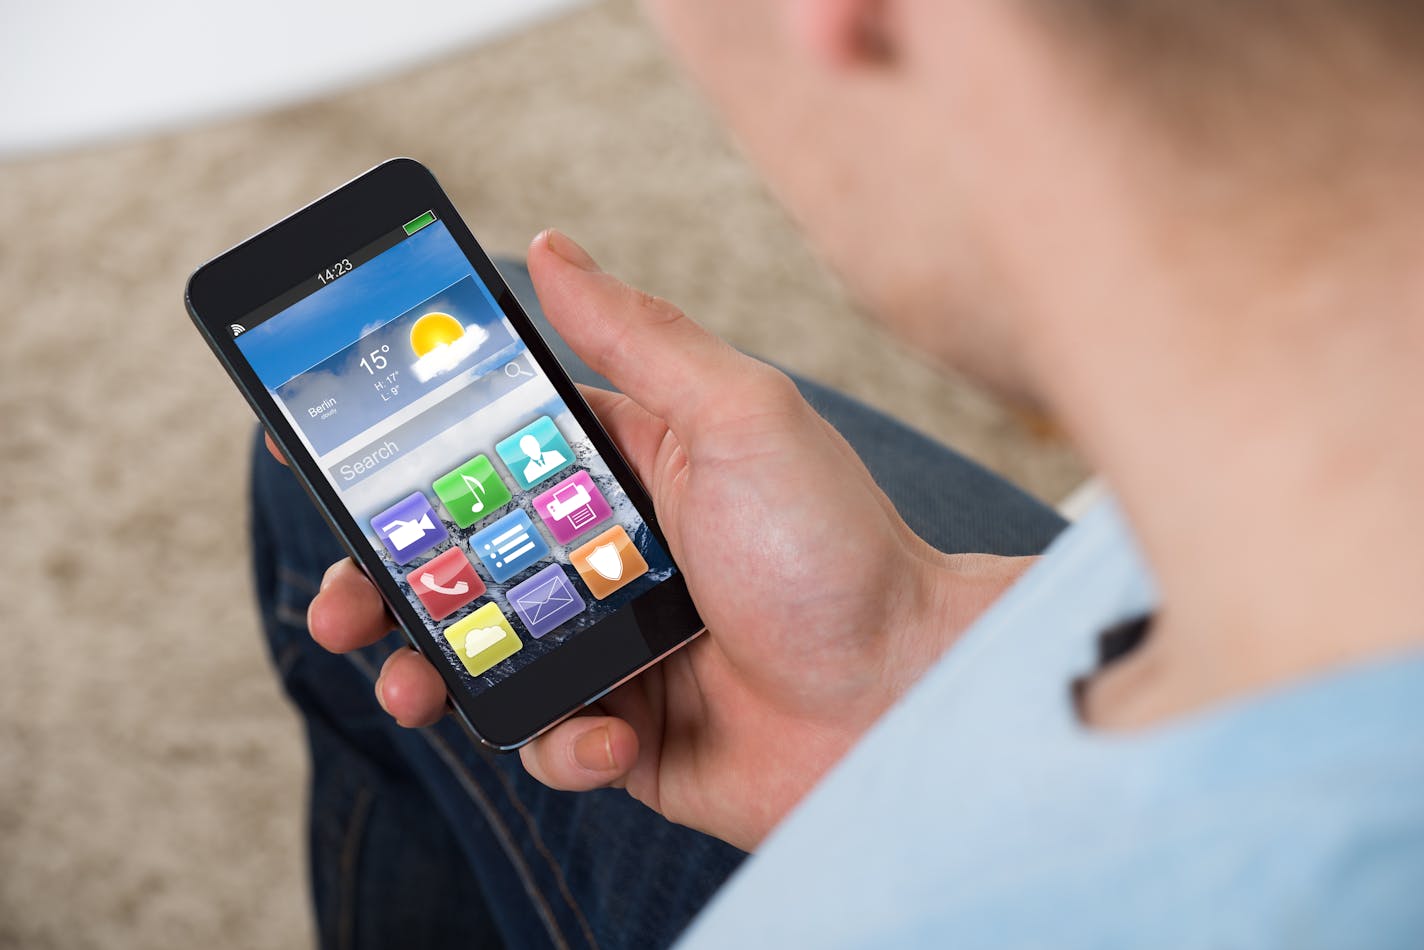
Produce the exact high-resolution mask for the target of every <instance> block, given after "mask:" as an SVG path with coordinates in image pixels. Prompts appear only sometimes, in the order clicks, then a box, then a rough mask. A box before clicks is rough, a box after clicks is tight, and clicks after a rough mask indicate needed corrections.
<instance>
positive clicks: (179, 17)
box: [0, 0, 585, 157]
mask: <svg viewBox="0 0 1424 950" xmlns="http://www.w3.org/2000/svg"><path fill="white" fill-rule="evenodd" d="M584 2H585V0H463V2H460V0H400V2H391V0H385V2H381V3H355V4H341V5H337V4H323V3H314V2H311V0H243V2H241V3H205V2H201V0H198V2H195V0H134V2H131V3H98V2H94V0H89V2H82V0H43V2H39V0H29V2H23V0H0V157H11V156H15V155H19V154H23V153H26V152H35V151H39V150H42V149H53V148H62V147H66V146H73V145H79V144H83V143H86V142H90V141H94V140H99V139H107V138H114V137H119V136H130V135H135V134H139V133H144V132H151V131H156V130H159V129H164V128H170V127H172V126H175V125H179V124H181V123H185V122H191V121H193V120H197V119H208V118H213V117H216V116H223V115H231V114H236V113H241V112H250V111H255V110H258V109H262V108H267V107H271V106H277V105H285V104H288V103H291V102H295V101H298V100H301V99H306V98H310V97H312V96H317V95H321V94H324V93H330V92H334V91H336V90H338V89H341V88H344V87H346V86H349V85H351V84H353V83H356V82H361V81H364V80H368V79H371V78H373V77H376V76H379V75H382V74H384V73H389V72H393V71H396V70H399V69H403V68H408V67H411V66H415V65H417V64H419V63H421V62H424V61H426V60H429V59H432V58H434V57H437V56H439V55H441V54H443V53H447V52H450V51H453V50H455V49H458V48H460V47H464V46H469V45H472V44H474V43H476V42H479V41H482V40H487V39H490V38H492V37H494V36H497V35H500V34H502V33H507V32H510V31H512V30H513V29H515V28H517V27H520V26H523V25H525V24H527V23H530V22H532V21H534V20H537V19H539V18H541V17H545V16H548V15H550V14H552V13H556V12H559V11H562V10H565V9H568V8H570V7H573V6H576V5H579V4H582V3H584Z"/></svg>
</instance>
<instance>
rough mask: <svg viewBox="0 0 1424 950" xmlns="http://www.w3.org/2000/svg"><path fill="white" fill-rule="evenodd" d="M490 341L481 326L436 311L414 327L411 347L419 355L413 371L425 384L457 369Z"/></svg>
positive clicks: (411, 331) (411, 335) (425, 316)
mask: <svg viewBox="0 0 1424 950" xmlns="http://www.w3.org/2000/svg"><path fill="white" fill-rule="evenodd" d="M488 339H489V331H488V330H486V329H485V328H484V327H482V326H479V325H478V324H471V325H470V326H463V325H461V323H460V321H459V320H456V319H455V318H454V317H452V316H451V315H450V314H448V313H441V312H440V311H438V310H437V311H432V312H430V313H427V314H425V315H424V316H422V317H421V318H420V319H418V320H416V321H415V323H414V324H413V325H412V326H411V328H410V348H411V350H412V351H413V352H414V353H415V356H416V360H415V364H414V365H413V366H412V367H411V371H412V372H414V373H415V377H416V379H418V380H420V381H421V382H422V383H423V382H426V381H427V380H429V379H431V378H433V377H435V376H439V375H440V374H441V373H444V372H446V371H447V370H450V369H453V368H454V367H455V366H457V365H458V364H459V363H461V362H462V361H463V360H464V359H465V358H466V357H467V356H469V355H470V354H472V353H474V352H475V350H478V349H479V348H480V344H482V343H484V342H485V340H488Z"/></svg>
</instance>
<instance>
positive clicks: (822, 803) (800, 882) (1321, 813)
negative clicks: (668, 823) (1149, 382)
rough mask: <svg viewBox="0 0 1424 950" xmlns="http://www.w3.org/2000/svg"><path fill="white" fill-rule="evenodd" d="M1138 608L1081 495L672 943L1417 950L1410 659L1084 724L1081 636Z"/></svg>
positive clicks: (1124, 565) (1421, 873)
mask: <svg viewBox="0 0 1424 950" xmlns="http://www.w3.org/2000/svg"><path fill="white" fill-rule="evenodd" d="M1153 605H1154V592H1153V587H1152V583H1151V580H1150V578H1149V576H1148V573H1147V570H1146V568H1145V566H1144V564H1143V562H1142V560H1141V558H1140V556H1139V555H1138V553H1137V551H1136V549H1135V546H1134V544H1133V541H1132V539H1131V538H1130V536H1129V535H1128V532H1127V530H1126V528H1125V526H1124V525H1123V523H1122V521H1121V519H1120V517H1119V516H1118V514H1117V513H1116V511H1115V510H1114V509H1113V508H1112V507H1110V506H1104V507H1102V508H1099V509H1098V510H1097V511H1095V512H1094V513H1092V514H1091V515H1089V516H1088V517H1087V518H1086V519H1084V521H1083V522H1081V523H1079V524H1078V525H1077V526H1075V527H1074V528H1072V529H1070V530H1069V531H1068V532H1066V533H1065V534H1064V535H1063V537H1062V538H1060V539H1059V541H1058V542H1056V543H1055V544H1054V545H1053V547H1052V548H1051V549H1050V550H1049V551H1048V553H1047V554H1046V556H1045V557H1044V558H1043V560H1042V561H1041V562H1040V563H1039V564H1037V565H1036V566H1035V567H1034V568H1033V570H1032V571H1030V572H1029V573H1028V574H1027V575H1026V576H1025V577H1024V578H1023V579H1022V580H1021V581H1020V582H1019V583H1018V584H1017V585H1016V586H1015V587H1014V588H1013V589H1012V590H1010V591H1009V593H1008V594H1007V595H1005V596H1004V597H1003V598H1002V599H1001V600H1000V602H999V603H998V604H996V605H995V606H994V607H993V608H992V609H991V610H990V611H989V612H988V613H986V614H985V616H984V617H983V618H982V619H981V620H980V621H979V622H978V623H977V624H976V625H975V626H974V628H973V629H972V630H971V631H970V632H969V633H968V634H967V635H966V636H965V637H964V638H963V639H962V640H961V641H960V642H959V643H958V644H956V645H955V646H954V647H953V648H952V649H951V650H949V652H948V653H947V654H946V655H945V657H944V658H943V659H942V660H941V661H940V662H939V663H938V664H937V665H936V666H935V667H934V668H933V669H932V670H931V671H930V672H929V673H928V674H927V675H926V676H925V677H924V679H923V680H921V682H920V683H919V684H917V685H916V687H915V688H914V689H913V690H912V691H911V692H910V693H909V695H908V696H906V697H905V698H904V699H903V700H902V701H901V702H900V703H899V704H898V705H897V706H896V707H895V708H894V709H892V710H891V711H890V713H888V714H887V715H886V716H885V717H884V718H883V719H882V720H881V722H880V723H878V724H877V725H876V727H875V728H874V729H873V730H872V731H871V732H870V733H869V734H868V735H867V736H866V738H865V739H864V741H862V742H861V743H860V744H859V745H858V746H857V747H856V748H855V750H854V751H853V752H852V753H851V754H850V755H849V756H847V758H846V759H845V760H844V761H843V762H842V763H841V764H840V765H838V766H837V767H836V769H835V770H834V771H832V772H831V774H830V775H828V776H827V778H826V779H825V780H824V781H823V782H822V783H821V784H820V785H819V786H818V787H817V788H816V790H815V791H814V792H813V793H812V794H811V795H810V796H808V797H807V799H806V800H805V801H804V802H803V803H802V804H801V806H800V807H799V808H797V810H796V811H795V812H794V813H793V814H792V815H791V816H790V817H789V818H788V819H787V820H786V821H785V822H784V823H783V824H782V825H781V826H780V827H779V828H777V830H776V831H775V833H774V834H773V835H772V836H771V837H770V838H769V839H768V840H767V841H766V843H765V844H764V845H763V847H762V848H761V849H760V850H759V851H758V852H757V854H756V855H755V856H754V857H753V858H752V859H751V860H750V861H748V862H747V863H746V864H745V865H743V867H742V869H741V870H740V871H738V872H737V874H735V875H734V876H733V878H732V879H731V880H730V881H729V882H728V884H727V886H726V887H724V888H723V889H722V890H721V891H720V892H719V893H718V895H717V896H716V898H715V899H714V900H713V901H712V903H711V904H710V905H709V906H708V908H707V909H706V910H705V911H704V912H703V913H702V915H701V916H700V917H699V918H698V919H697V920H696V921H695V922H694V924H693V926H692V927H691V928H690V929H689V931H688V932H687V934H686V936H685V938H684V940H683V943H682V946H683V947H685V948H717V950H725V948H728V947H735V948H738V950H746V948H751V947H772V946H774V947H946V948H978V947H994V948H1001V947H1053V948H1061V947H1123V948H1128V947H1130V948H1153V950H1158V948H1164V947H1210V948H1234V947H1250V948H1255V947H1281V948H1287V947H1288V948H1292V950H1300V948H1311V947H1350V948H1357V947H1359V948H1373V947H1391V948H1393V947H1411V948H1420V947H1424V653H1411V654H1408V655H1405V656H1401V657H1397V658H1393V659H1389V660H1381V661H1379V662H1374V663H1369V664H1362V665H1359V666H1355V667H1351V668H1349V669H1342V670H1340V671H1337V672H1334V673H1331V674H1330V675H1327V676H1322V677H1319V678H1316V679H1312V680H1310V681H1307V682H1301V683H1298V684H1295V685H1292V686H1290V687H1288V688H1284V689H1281V690H1278V691H1274V692H1270V693H1267V694H1261V695H1258V696H1255V697H1252V698H1249V699H1247V700H1244V701H1240V702H1233V703H1230V704H1227V705H1222V706H1219V707H1217V708H1214V709H1210V710H1207V711H1205V712H1202V713H1198V714H1195V715H1192V716H1190V717H1187V718H1184V719H1180V720H1178V721H1176V722H1173V723H1171V724H1169V725H1166V726H1164V727H1159V728H1156V729H1153V730H1150V731H1147V732H1143V733H1139V734H1135V735H1120V734H1116V735H1115V734H1105V733H1100V732H1094V731H1092V730H1088V729H1086V728H1084V727H1083V726H1082V725H1081V724H1080V722H1079V720H1078V718H1077V715H1076V712H1075V707H1074V702H1073V696H1072V684H1073V681H1074V680H1075V679H1076V678H1077V677H1079V676H1081V675H1083V674H1085V673H1089V672H1091V671H1092V670H1093V668H1094V665H1095V663H1096V660H1097V641H1098V637H1099V634H1100V632H1101V631H1103V630H1105V629H1107V628H1110V627H1112V626H1114V625H1116V624H1118V623H1120V622H1123V621H1126V620H1130V619H1132V618H1134V617H1137V616H1141V615H1142V614H1144V613H1146V612H1148V611H1150V610H1151V609H1152V607H1153ZM1420 622H1421V624H1424V617H1421V619H1420ZM1222 662H1224V663H1229V662H1230V657H1223V658H1222Z"/></svg>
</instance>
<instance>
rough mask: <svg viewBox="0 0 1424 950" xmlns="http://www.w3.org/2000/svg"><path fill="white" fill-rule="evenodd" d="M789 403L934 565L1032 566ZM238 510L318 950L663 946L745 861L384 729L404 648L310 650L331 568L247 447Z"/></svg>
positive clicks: (308, 513) (985, 492) (972, 468)
mask: <svg viewBox="0 0 1424 950" xmlns="http://www.w3.org/2000/svg"><path fill="white" fill-rule="evenodd" d="M501 269H502V270H503V271H504V273H505V276H506V277H507V278H508V279H509V281H510V283H511V285H512V286H513V287H514V289H515V292H516V294H518V295H519V297H520V299H521V300H522V301H523V302H524V304H525V306H526V308H528V309H529V311H530V313H531V315H533V316H534V317H535V319H536V321H539V322H540V329H541V332H543V333H544V335H545V337H546V339H548V340H549V341H550V343H551V344H552V345H553V346H554V349H555V351H556V352H557V353H558V355H559V357H560V359H561V360H562V361H563V362H564V364H565V366H566V367H567V368H568V369H569V371H570V374H571V375H572V376H573V377H574V378H575V379H576V380H578V381H580V382H588V383H591V384H595V385H600V384H601V385H604V386H607V382H606V381H603V380H600V379H599V378H598V377H596V376H595V375H594V374H593V373H591V372H590V371H589V370H588V369H587V367H585V366H584V365H583V364H582V362H581V361H578V360H577V359H576V358H574V357H573V356H572V354H571V353H570V352H569V351H568V349H567V347H565V346H564V345H563V343H562V341H560V340H558V339H557V337H556V336H554V334H553V333H552V331H550V330H549V329H548V327H547V325H546V324H543V323H542V318H541V317H540V312H539V308H538V302H537V300H536V299H535V298H534V295H533V293H532V290H531V288H530V285H529V281H528V276H527V274H525V272H524V271H523V268H522V267H520V266H519V265H504V266H502V268H501ZM798 385H800V387H801V389H802V392H803V393H805V395H806V397H807V398H808V399H809V400H810V401H811V403H812V404H813V405H814V406H815V407H816V408H817V409H818V411H820V412H821V414H822V415H823V416H825V417H826V418H827V419H828V420H829V421H830V422H831V424H833V425H834V426H835V427H836V428H837V429H839V430H840V431H841V432H842V434H844V435H845V436H846V438H847V439H848V440H849V441H850V443H851V444H852V445H853V446H854V447H855V448H856V450H857V451H858V452H860V454H861V456H862V457H863V458H864V459H865V461H866V463H867V465H868V466H869V467H870V470H871V472H872V473H873V474H874V476H875V478H876V480H877V481H878V482H879V483H880V485H881V487H882V488H883V489H884V490H885V492H886V493H887V494H888V495H889V497H890V498H891V500H892V501H894V502H895V504H896V505H897V507H899V509H900V511H901V514H902V515H903V516H904V517H905V519H906V520H907V521H908V522H909V524H910V525H911V527H912V528H914V530H915V531H916V532H918V533H919V534H920V535H921V536H922V537H924V538H925V539H926V540H928V541H929V542H930V543H932V544H934V545H935V546H937V547H939V548H941V549H942V550H945V551H951V552H962V551H981V552H989V553H1000V554H1027V553H1035V552H1038V551H1041V550H1042V549H1043V548H1044V547H1045V546H1047V544H1048V543H1049V542H1050V541H1051V540H1052V539H1053V538H1054V536H1055V535H1057V534H1058V532H1059V531H1060V530H1062V528H1063V526H1064V525H1063V522H1062V521H1061V519H1059V518H1058V516H1057V515H1056V514H1054V513H1053V512H1052V510H1050V509H1048V508H1047V507H1045V506H1044V505H1042V504H1040V503H1039V502H1037V501H1035V500H1034V499H1032V498H1030V497H1029V496H1027V495H1025V494H1023V493H1022V492H1020V491H1018V490H1017V489H1015V488H1013V487H1012V486H1010V485H1008V484H1007V483H1006V482H1004V481H1002V480H1001V479H998V478H997V477H996V476H994V475H992V474H990V473H988V472H987V471H985V470H984V469H982V468H980V467H979V466H977V465H975V464H973V463H971V462H969V461H967V460H965V459H964V458H962V457H960V456H958V455H956V454H955V453H953V452H951V451H949V450H948V449H946V448H944V447H942V446H940V445H937V444H935V443H933V442H931V441H929V440H928V439H926V438H925V437H924V436H922V435H920V434H918V433H915V432H913V431H911V430H909V429H907V428H906V427H904V426H902V425H900V424H899V423H897V422H895V421H894V420H891V419H888V418H886V417H884V416H882V415H879V414H877V413H875V412H873V411H871V410H869V409H867V408H866V407H864V406H863V405H860V404H859V403H856V402H854V401H852V400H850V399H847V398H846V397H844V396H841V395H838V394H836V393H834V392H832V391H830V390H827V389H825V388H824V387H820V386H817V385H815V384H812V383H808V382H805V381H798ZM252 495H253V513H252V532H253V539H254V544H253V553H254V562H255V563H254V570H255V574H256V580H257V593H258V597H259V600H260V602H261V607H262V619H263V624H264V628H265V630H266V634H267V638H268V641H269V644H270V646H271V652H272V658H273V662H274V664H275V666H276V669H277V672H278V674H279V675H280V676H281V678H282V682H283V684H284V686H285V688H286V690H287V693H288V695H289V696H290V697H291V699H292V701H293V703H294V704H295V705H296V707H297V709H298V711H299V712H300V714H301V716H302V718H303V720H304V722H305V725H306V731H307V736H308V742H309V746H310V751H311V758H312V784H311V800H310V805H309V808H310V849H311V855H310V856H311V874H312V888H313V900H314V902H315V907H316V917H317V925H318V931H319V935H320V941H321V945H322V946H323V947H327V948H366V947H372V948H374V947H391V946H409V947H431V948H437V947H485V946H511V947H543V946H554V947H585V946H601V947H657V946H666V945H668V944H670V943H671V942H672V941H673V940H674V939H675V938H676V937H677V935H678V934H679V933H680V932H681V931H682V930H683V929H684V928H685V927H686V926H687V924H688V922H689V921H690V920H691V919H692V917H693V916H694V915H695V914H697V912H698V911H699V910H700V909H701V908H702V907H703V906H704V905H705V904H706V903H707V901H708V900H709V898H710V897H711V895H712V894H713V893H714V892H715V891H716V890H717V889H718V887H719V886H720V885H721V884H722V882H723V881H724V880H726V878H727V877H728V876H729V875H730V874H731V873H732V872H733V871H734V870H735V869H736V868H737V867H738V865H739V864H740V863H741V862H742V860H743V859H744V857H745V855H743V854H742V853H741V852H739V851H737V850H736V849H734V848H731V847H730V846H728V845H726V844H723V843H722V842H720V841H717V840H715V839H712V838H709V837H707V836H705V835H702V834H699V833H698V832H695V831H692V830H689V829H687V828H683V827H680V826H677V825H673V824H671V823H669V822H667V821H665V820H663V819H662V818H661V817H659V816H658V815H656V814H654V813H653V812H651V811H650V810H648V809H647V808H645V807H643V806H642V805H640V804H638V803H637V802H635V801H634V800H633V799H631V798H630V797H628V796H627V795H626V794H625V793H623V792H621V791H616V790H607V791H601V792H594V793H590V794H583V795H577V794H570V793H565V792H556V791H552V790H550V789H547V788H545V787H544V786H542V785H540V784H538V783H537V782H535V781H534V780H532V779H531V778H529V776H528V775H527V774H526V773H525V772H524V770H523V768H522V767H521V766H520V763H519V759H518V757H517V756H497V755H492V754H490V753H488V752H486V751H484V750H483V749H480V748H478V747H477V746H476V745H475V744H474V743H472V742H471V741H470V740H469V739H468V738H467V737H466V736H465V734H464V733H463V732H461V731H460V729H459V727H458V726H457V725H456V724H455V723H454V722H453V721H451V720H450V719H448V718H447V719H446V720H445V721H444V722H442V723H440V724H439V725H437V726H434V727H431V728H428V729H421V730H404V729H401V728H399V727H398V726H396V725H395V724H394V723H393V722H391V720H390V719H389V718H388V717H387V716H386V715H385V713H383V712H382V711H381V710H380V708H379V706H378V705H377V704H376V702H375V699H374V696H373V694H372V690H371V687H372V684H373V682H374V680H375V677H376V674H377V672H378V671H379V669H380V665H381V663H382V661H383V660H384V658H385V657H386V656H387V655H388V654H389V653H390V651H391V650H393V649H397V648H399V647H400V646H401V645H402V643H403V641H402V639H401V638H400V636H399V635H398V634H392V635H391V636H389V637H387V638H386V639H385V640H384V641H382V642H381V643H378V644H376V645H375V646H372V647H369V648H367V649H365V650H362V651H359V652H358V653H355V654H352V655H349V656H344V657H338V656H333V655H330V654H328V653H326V652H325V651H323V650H322V649H321V648H319V647H317V646H315V645H314V644H313V642H312V641H311V639H310V637H309V636H308V635H307V632H306V621H305V615H306V608H307V605H308V603H309V602H310V600H311V597H312V595H313V594H314V593H315V591H316V589H317V586H318V584H319V582H320V578H321V576H322V573H323V572H324V570H325V569H326V567H327V566H328V565H329V564H330V563H332V562H333V561H336V560H338V559H340V558H342V557H343V556H344V554H343V552H342V549H341V547H340V545H339V544H338V542H337V541H336V539H335V538H334V537H333V536H332V535H331V534H330V532H329V530H328V529H327V527H326V525H325V523H324V522H323V521H322V519H321V517H320V516H319V515H318V514H317V512H316V510H315V509H314V508H313V506H312V505H311V504H310V502H309V501H308V499H307V498H306V496H305V495H304V494H303V492H302V491H301V489H300V487H299V486H298V485H297V483H296V480H295V479H294V478H293V477H292V475H291V474H290V473H289V472H288V471H287V470H286V469H285V468H283V467H282V466H281V465H279V464H277V463H276V462H274V461H273V460H272V459H271V458H270V457H269V456H268V455H267V453H266V451H265V450H264V449H263V447H262V441H261V438H260V435H259V437H258V439H257V440H256V442H255V443H254V449H253V471H252Z"/></svg>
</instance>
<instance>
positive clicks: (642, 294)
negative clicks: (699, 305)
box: [633, 289, 687, 324]
mask: <svg viewBox="0 0 1424 950" xmlns="http://www.w3.org/2000/svg"><path fill="white" fill-rule="evenodd" d="M633 294H634V298H635V300H636V301H637V303H638V306H639V308H640V309H641V310H642V311H643V315H644V318H645V319H646V320H647V321H648V322H651V323H654V324H664V323H679V322H681V321H683V320H686V319H687V314H686V313H685V312H683V310H682V308H681V307H679V306H677V305H676V304H674V303H672V302H671V301H668V300H665V299H663V298H662V297H658V296H655V295H654V294H650V293H648V292H647V291H646V290H637V289H635V290H634V291H633Z"/></svg>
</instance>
